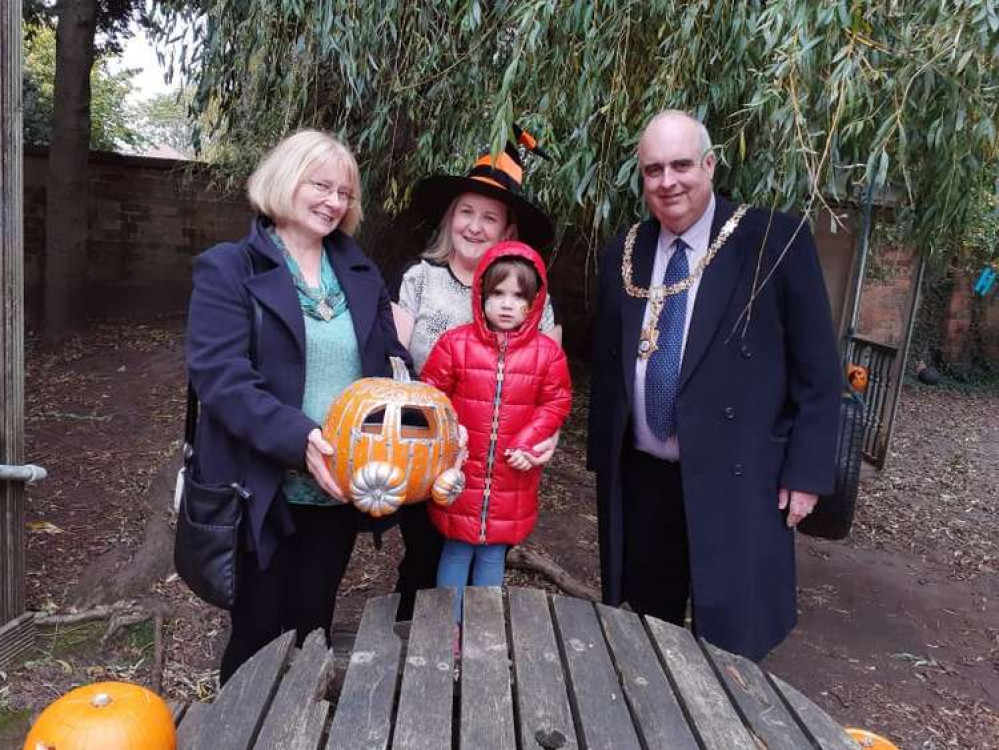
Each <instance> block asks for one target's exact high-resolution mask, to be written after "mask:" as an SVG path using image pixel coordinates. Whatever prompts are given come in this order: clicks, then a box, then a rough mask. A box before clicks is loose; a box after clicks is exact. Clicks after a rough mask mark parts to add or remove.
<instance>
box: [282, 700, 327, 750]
mask: <svg viewBox="0 0 999 750" xmlns="http://www.w3.org/2000/svg"><path fill="white" fill-rule="evenodd" d="M329 715H330V704H329V701H319V702H318V703H313V704H312V708H311V709H310V710H309V712H308V714H307V715H306V716H305V719H304V720H303V722H302V728H301V730H300V731H299V732H298V733H296V734H295V737H294V739H293V740H292V742H291V744H290V745H288V746H287V747H288V750H319V748H320V746H321V745H322V742H323V731H324V730H325V728H326V719H327V717H328V716H329Z"/></svg>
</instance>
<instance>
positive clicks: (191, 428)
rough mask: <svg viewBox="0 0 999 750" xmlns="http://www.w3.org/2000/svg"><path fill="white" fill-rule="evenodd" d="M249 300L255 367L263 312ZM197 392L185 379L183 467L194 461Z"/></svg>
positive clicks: (254, 263)
mask: <svg viewBox="0 0 999 750" xmlns="http://www.w3.org/2000/svg"><path fill="white" fill-rule="evenodd" d="M246 254H247V256H248V257H249V259H250V275H251V276H254V275H256V273H257V271H258V270H259V267H258V262H259V261H258V259H257V256H256V254H255V253H253V252H251V251H250V249H249V248H247V249H246ZM250 302H251V304H252V305H253V318H252V320H251V322H250V364H252V365H253V367H254V368H256V366H257V364H258V363H259V361H258V355H259V351H260V345H259V342H258V339H259V337H260V328H261V326H262V324H263V317H264V313H263V310H262V309H261V307H260V303H259V302H258V301H257V298H256V297H254V296H253V295H252V294H251V295H250ZM199 406H200V404H199V402H198V394H197V393H195V392H194V383H192V382H191V379H190V378H188V380H187V412H186V414H185V416H184V455H183V460H184V468H185V469H188V468H189V467H190V465H191V463H192V462H193V461H194V434H195V432H197V430H198V410H199Z"/></svg>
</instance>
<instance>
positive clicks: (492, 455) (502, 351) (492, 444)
mask: <svg viewBox="0 0 999 750" xmlns="http://www.w3.org/2000/svg"><path fill="white" fill-rule="evenodd" d="M508 340H509V337H508V336H505V335H504V336H503V337H502V339H501V340H500V342H499V358H498V359H497V360H496V394H495V395H494V396H493V421H492V425H491V426H490V428H489V452H488V453H487V454H486V481H485V484H484V486H483V488H482V513H481V514H480V516H479V543H480V544H485V543H486V516H487V515H488V513H489V494H490V492H491V491H492V485H493V466H494V465H495V464H496V443H497V441H498V440H499V411H500V400H501V398H502V396H503V369H504V367H505V366H506V345H507V341H508Z"/></svg>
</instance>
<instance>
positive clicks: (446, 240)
mask: <svg viewBox="0 0 999 750" xmlns="http://www.w3.org/2000/svg"><path fill="white" fill-rule="evenodd" d="M466 192H474V191H466ZM462 195H465V193H461V194H459V195H456V196H455V197H454V199H453V200H452V201H451V203H450V204H449V205H448V207H447V211H445V212H444V215H443V216H442V217H441V220H440V223H439V224H438V225H437V230H436V231H435V232H434V236H433V237H432V238H431V240H430V244H429V245H428V246H427V249H426V250H424V251H423V255H422V257H423V258H425V259H426V260H429V261H430V262H432V263H447V262H448V261H449V260H451V257H452V256H453V255H454V245H453V244H451V222H452V221H454V210H455V208H456V207H457V206H458V199H459V198H461V196H462ZM501 202H502V201H501ZM504 205H506V204H504ZM506 216H507V222H506V227H507V230H509V231H510V235H509V236H508V237H506V236H505V237H504V238H503V239H507V240H515V239H517V213H516V212H515V211H514V210H513V208H511V207H510V206H506ZM504 231H506V230H504Z"/></svg>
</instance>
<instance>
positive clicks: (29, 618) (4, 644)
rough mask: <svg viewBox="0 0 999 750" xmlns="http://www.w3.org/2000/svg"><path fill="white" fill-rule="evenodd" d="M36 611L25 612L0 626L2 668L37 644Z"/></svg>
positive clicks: (0, 667)
mask: <svg viewBox="0 0 999 750" xmlns="http://www.w3.org/2000/svg"><path fill="white" fill-rule="evenodd" d="M35 631H36V628H35V613H34V612H25V613H24V614H23V615H21V616H20V617H17V618H15V619H13V620H11V621H10V622H8V623H7V624H6V625H4V626H2V627H0V669H3V668H4V667H7V666H9V665H11V664H13V663H14V661H15V660H16V659H17V658H18V657H20V656H21V654H23V653H24V652H26V651H27V650H28V649H30V648H31V647H32V646H34V645H35Z"/></svg>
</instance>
